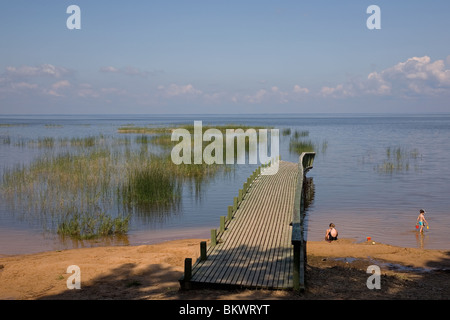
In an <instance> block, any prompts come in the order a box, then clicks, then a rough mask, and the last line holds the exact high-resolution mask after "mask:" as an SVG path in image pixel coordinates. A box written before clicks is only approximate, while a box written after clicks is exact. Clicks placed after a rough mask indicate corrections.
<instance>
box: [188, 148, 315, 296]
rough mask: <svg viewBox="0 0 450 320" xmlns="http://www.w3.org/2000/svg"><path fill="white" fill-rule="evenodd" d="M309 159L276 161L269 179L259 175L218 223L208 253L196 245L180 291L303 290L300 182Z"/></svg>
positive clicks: (204, 247) (309, 164)
mask: <svg viewBox="0 0 450 320" xmlns="http://www.w3.org/2000/svg"><path fill="white" fill-rule="evenodd" d="M313 159H314V153H308V154H305V153H304V154H302V156H300V160H299V163H292V162H285V161H279V163H278V165H279V169H278V172H277V173H276V174H273V175H264V174H261V173H262V171H261V170H267V168H265V167H262V168H259V169H257V170H256V171H255V172H254V173H253V174H252V175H251V176H250V177H249V179H248V180H247V182H246V183H244V186H243V188H242V189H240V190H239V192H238V196H237V197H235V198H234V202H233V205H232V206H229V207H228V215H227V216H222V217H220V228H219V229H218V230H216V229H213V230H211V242H210V244H209V248H207V247H206V242H203V243H201V244H200V247H201V255H200V257H199V259H198V260H197V261H196V262H195V264H194V265H192V261H191V260H190V259H186V261H185V274H184V276H183V277H182V278H181V279H180V284H181V287H182V288H183V289H189V288H198V287H208V288H224V287H229V288H252V289H256V288H263V289H302V288H303V287H304V260H305V251H304V250H305V249H306V241H305V239H303V224H302V220H303V217H302V212H301V211H302V210H303V211H304V206H303V205H302V204H303V198H304V197H303V196H302V195H304V190H303V189H304V188H303V185H304V184H303V181H304V173H305V172H306V171H307V170H309V169H310V168H311V165H312V161H313Z"/></svg>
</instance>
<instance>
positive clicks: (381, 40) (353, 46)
mask: <svg viewBox="0 0 450 320" xmlns="http://www.w3.org/2000/svg"><path fill="white" fill-rule="evenodd" d="M72 4H75V5H78V6H79V7H80V9H81V30H69V29H68V28H67V27H66V20H67V18H68V17H69V16H70V14H67V13H66V9H67V7H68V6H69V5H72ZM372 4H375V5H378V6H379V7H380V9H381V29H380V30H369V29H368V28H367V27H366V20H367V18H369V16H370V14H367V13H366V9H367V7H368V6H370V5H372ZM448 12H450V2H448V1H441V0H431V1H378V0H375V1H363V0H353V1H350V0H344V1H333V0H329V1H320V0H319V1H299V0H297V1H261V0H259V1H255V0H241V1H234V0H231V1H221V0H217V1H211V0H210V1H194V0H192V1H186V0H184V1H168V0H166V1H105V0H96V1H85V0H72V1H62V0H46V1H22V0H14V1H12V0H10V1H2V2H1V3H0V43H1V50H0V114H11V113H33V114H46V113H58V114H59V113H63V114H66V113H67V114H71V113H158V114H159V113H274V112H275V113H316V112H331V113H335V112H336V113H345V112H364V113H367V112H368V113H377V112H398V113H403V112H408V113H410V112H411V113H416V112H450V103H449V102H450V99H449V98H450V32H449V30H450V19H449V18H448Z"/></svg>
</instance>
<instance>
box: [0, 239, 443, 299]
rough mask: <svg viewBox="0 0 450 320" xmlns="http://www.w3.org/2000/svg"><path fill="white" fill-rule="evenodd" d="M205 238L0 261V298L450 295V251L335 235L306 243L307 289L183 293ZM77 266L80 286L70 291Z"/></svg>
mask: <svg viewBox="0 0 450 320" xmlns="http://www.w3.org/2000/svg"><path fill="white" fill-rule="evenodd" d="M201 241H203V239H185V240H175V241H168V242H162V243H158V244H152V245H139V246H110V247H95V248H83V249H70V250H62V251H48V252H42V253H36V254H27V255H14V256H4V257H1V258H0V283H1V286H0V299H14V300H39V299H45V300H47V299H59V300H61V299H62V300H72V299H80V300H85V299H89V300H104V299H108V300H109V299H120V300H145V299H149V300H154V299H156V300H178V299H183V300H188V299H195V300H223V299H227V300H236V299H238V300H248V299H251V300H259V299H281V300H293V299H300V300H301V299H333V300H334V299H356V300H359V299H364V300H366V299H383V300H387V299H417V300H419V299H420V300H423V299H435V300H442V299H448V298H449V297H450V276H449V275H450V250H428V249H418V248H401V247H396V246H391V245H386V244H380V243H375V244H372V242H364V243H356V242H355V241H354V240H352V239H340V240H338V241H335V242H332V243H328V242H325V241H310V242H308V245H307V259H308V260H307V270H306V271H307V273H306V281H307V289H306V291H305V292H303V293H300V294H299V293H295V292H292V291H268V290H247V289H245V290H233V291H227V290H214V289H208V290H190V291H181V290H180V286H179V283H178V279H179V278H180V277H181V276H182V274H183V266H184V259H185V258H189V257H190V258H192V259H193V260H194V261H195V260H196V259H197V258H198V256H199V244H200V242H201ZM70 265H77V266H79V268H80V271H81V277H80V279H81V289H80V290H77V289H72V290H69V289H68V288H67V280H68V278H69V277H70V276H71V275H72V274H69V273H67V267H68V266H70ZM370 265H378V266H379V267H380V269H381V289H373V290H370V289H368V288H367V285H366V282H367V279H368V277H369V276H370V274H368V273H367V268H368V266H370Z"/></svg>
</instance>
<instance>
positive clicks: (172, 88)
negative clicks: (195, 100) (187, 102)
mask: <svg viewBox="0 0 450 320" xmlns="http://www.w3.org/2000/svg"><path fill="white" fill-rule="evenodd" d="M158 90H159V91H160V92H161V93H162V94H163V95H164V96H166V97H177V96H199V95H201V94H202V93H203V92H202V91H201V90H198V89H196V88H195V87H194V86H193V85H192V84H187V85H177V84H170V85H169V86H167V87H165V86H158Z"/></svg>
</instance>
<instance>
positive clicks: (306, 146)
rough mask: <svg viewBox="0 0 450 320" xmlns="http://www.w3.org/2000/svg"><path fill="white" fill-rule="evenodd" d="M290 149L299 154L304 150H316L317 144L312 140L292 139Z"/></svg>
mask: <svg viewBox="0 0 450 320" xmlns="http://www.w3.org/2000/svg"><path fill="white" fill-rule="evenodd" d="M289 151H290V152H294V153H297V154H299V155H300V154H302V153H303V152H314V151H316V145H315V144H314V142H312V140H297V139H291V141H290V142H289Z"/></svg>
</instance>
